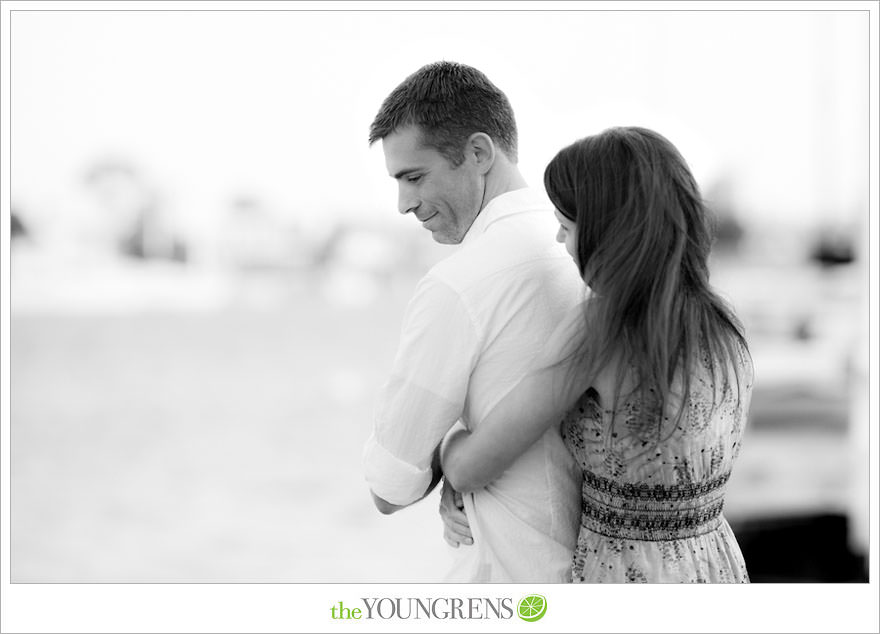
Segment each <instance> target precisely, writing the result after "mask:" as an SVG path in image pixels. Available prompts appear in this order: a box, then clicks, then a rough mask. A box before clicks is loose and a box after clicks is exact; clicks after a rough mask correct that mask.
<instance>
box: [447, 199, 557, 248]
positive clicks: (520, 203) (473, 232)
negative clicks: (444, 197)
mask: <svg viewBox="0 0 880 634" xmlns="http://www.w3.org/2000/svg"><path fill="white" fill-rule="evenodd" d="M551 208H552V205H551V203H550V200H549V199H548V198H547V196H546V194H544V192H542V191H540V190H538V189H533V188H531V187H524V188H522V189H514V190H513V191H509V192H505V193H503V194H499V195H498V196H495V198H493V199H492V200H490V201H489V202H488V203H486V206H485V207H483V210H482V211H481V212H480V213H479V214H478V215H477V217H476V218H475V219H474V222H473V223H472V224H471V226H470V229H468V232H467V233H466V234H465V236H464V239H463V240H462V241H461V244H466V243H467V242H469V241H472V240H474V239H476V238H477V237H478V236H481V235H483V234H484V233H485V232H486V229H487V228H488V227H489V225H491V224H492V223H494V222H495V221H497V220H500V219H502V218H506V217H507V216H512V215H515V214H519V213H524V212H527V211H538V210H541V211H545V210H547V209H551Z"/></svg>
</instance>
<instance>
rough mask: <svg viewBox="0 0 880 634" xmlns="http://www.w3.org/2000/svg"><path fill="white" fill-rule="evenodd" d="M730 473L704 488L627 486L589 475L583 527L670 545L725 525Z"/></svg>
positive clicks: (688, 485) (701, 484)
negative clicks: (725, 492) (724, 516)
mask: <svg viewBox="0 0 880 634" xmlns="http://www.w3.org/2000/svg"><path fill="white" fill-rule="evenodd" d="M729 477H730V474H729V473H726V474H724V475H722V476H719V477H717V478H714V479H712V480H709V481H706V482H702V483H699V484H679V485H670V486H664V485H654V486H649V485H647V484H639V485H634V484H622V483H619V482H614V481H612V480H609V479H607V478H603V477H601V476H598V475H596V474H594V473H591V472H585V474H584V484H583V502H584V503H583V512H582V517H581V524H582V525H583V526H584V527H585V528H587V529H588V530H591V531H593V532H596V533H599V534H600V535H605V536H607V537H621V538H624V539H636V540H644V541H667V540H674V539H684V538H688V537H696V536H697V535H702V534H705V533H708V532H711V531H713V530H715V529H716V528H718V526H719V525H720V524H721V521H722V517H721V510H722V508H723V506H724V499H723V494H724V486H725V484H726V483H727V480H728V478H729Z"/></svg>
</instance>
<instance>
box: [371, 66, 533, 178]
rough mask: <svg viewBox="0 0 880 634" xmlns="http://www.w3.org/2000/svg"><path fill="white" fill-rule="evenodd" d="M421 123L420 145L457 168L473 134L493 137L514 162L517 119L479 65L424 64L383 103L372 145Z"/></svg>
mask: <svg viewBox="0 0 880 634" xmlns="http://www.w3.org/2000/svg"><path fill="white" fill-rule="evenodd" d="M410 125H415V126H417V127H418V128H419V129H420V130H421V133H422V143H423V144H424V145H425V146H427V147H431V148H434V149H436V150H437V151H438V152H440V153H441V154H442V155H443V156H444V157H445V158H446V160H448V161H449V162H450V163H451V164H452V165H453V166H456V167H457V166H458V165H461V164H462V163H463V162H464V149H465V142H466V141H467V139H468V137H470V136H471V135H472V134H474V133H475V132H483V133H485V134H488V135H489V136H490V137H491V138H492V142H493V143H495V145H496V146H498V147H499V148H500V149H501V151H503V152H504V154H506V155H507V158H508V159H510V160H511V161H512V162H514V163H516V160H517V156H516V142H517V137H516V121H515V120H514V117H513V108H511V107H510V102H509V101H508V100H507V96H506V95H505V94H504V93H503V92H501V91H500V90H499V89H498V87H497V86H495V84H493V83H492V82H491V81H489V79H488V78H487V77H486V76H485V75H484V74H483V73H481V72H480V71H478V70H477V69H476V68H472V67H470V66H465V65H464V64H457V63H455V62H435V63H433V64H428V65H427V66H423V67H422V68H420V69H419V70H417V71H416V72H414V73H413V74H412V75H410V76H409V77H407V78H406V79H404V80H403V82H402V83H401V84H400V85H399V86H398V87H397V88H395V89H394V90H393V91H392V92H391V94H390V95H388V97H387V98H386V99H385V101H384V102H383V103H382V107H381V108H380V109H379V113H378V114H377V115H376V118H375V119H374V120H373V124H372V125H371V126H370V145H372V144H373V143H375V142H376V141H378V140H379V139H383V138H385V137H386V136H388V135H389V134H391V133H393V132H395V131H397V130H398V129H401V128H404V127H408V126H410Z"/></svg>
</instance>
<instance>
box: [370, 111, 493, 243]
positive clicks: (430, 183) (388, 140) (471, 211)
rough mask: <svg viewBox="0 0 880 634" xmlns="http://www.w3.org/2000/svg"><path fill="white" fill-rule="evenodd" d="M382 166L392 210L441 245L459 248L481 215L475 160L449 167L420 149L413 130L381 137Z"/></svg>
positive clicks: (433, 152)
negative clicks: (393, 195)
mask: <svg viewBox="0 0 880 634" xmlns="http://www.w3.org/2000/svg"><path fill="white" fill-rule="evenodd" d="M382 150H383V151H384V152H385V166H386V167H387V168H388V174H390V175H391V177H392V178H393V179H394V180H396V181H397V188H398V197H397V208H398V211H399V212H400V213H402V214H407V213H410V212H412V213H413V214H414V215H415V217H416V218H417V219H418V220H419V222H421V223H422V226H423V227H424V228H425V229H427V230H429V231H430V232H431V234H432V235H433V237H434V240H436V241H437V242H440V243H442V244H458V243H459V242H461V241H462V239H464V236H465V234H466V233H467V231H468V229H469V228H470V226H471V223H473V221H474V218H476V217H477V214H478V213H479V212H480V209H481V208H482V203H483V195H484V193H485V187H484V182H483V177H482V175H481V174H480V173H479V171H478V170H477V169H476V166H475V165H474V161H473V160H470V159H468V158H465V161H464V163H462V164H461V165H459V166H458V167H453V166H452V165H451V164H450V163H449V161H447V160H446V158H445V157H444V156H443V155H442V154H440V152H438V151H437V150H435V149H433V148H427V147H424V146H423V145H422V143H421V134H420V133H419V129H418V128H417V127H415V126H409V127H406V128H402V129H400V130H397V131H395V132H393V133H391V134H389V135H388V136H386V137H385V138H384V139H382Z"/></svg>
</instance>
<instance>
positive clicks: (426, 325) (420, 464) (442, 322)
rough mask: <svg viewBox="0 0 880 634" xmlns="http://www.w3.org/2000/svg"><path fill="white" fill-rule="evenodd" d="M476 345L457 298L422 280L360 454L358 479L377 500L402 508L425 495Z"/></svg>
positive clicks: (459, 405)
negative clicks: (363, 477) (362, 474)
mask: <svg viewBox="0 0 880 634" xmlns="http://www.w3.org/2000/svg"><path fill="white" fill-rule="evenodd" d="M478 345H479V338H478V335H477V330H476V327H475V325H474V320H473V319H472V318H471V315H470V314H469V312H468V310H467V307H466V306H465V304H464V302H463V301H462V298H461V296H460V295H459V293H457V292H455V290H454V289H452V288H451V287H449V286H448V285H447V284H445V283H443V282H442V281H440V280H438V279H436V278H434V277H432V276H430V275H429V276H427V277H425V278H424V279H423V280H422V281H421V282H420V283H419V285H418V287H417V288H416V292H415V294H414V295H413V298H412V300H411V301H410V303H409V305H408V306H407V309H406V313H405V315H404V320H403V328H402V334H401V338H400V345H399V347H398V350H397V355H396V357H395V360H394V365H393V368H392V371H391V375H390V377H389V379H388V381H387V382H386V384H385V385H384V386H383V388H382V391H381V393H380V395H379V401H378V405H377V408H376V413H375V417H374V421H373V433H372V435H371V436H370V438H369V440H368V441H367V444H366V446H365V448H364V456H363V457H364V471H365V475H366V479H367V482H368V483H369V485H370V488H371V489H372V490H373V492H374V493H375V494H376V495H378V496H379V497H381V498H383V499H384V500H386V501H388V502H390V503H392V504H399V505H405V504H411V503H412V502H414V501H416V500H418V499H419V498H420V497H421V496H422V495H423V494H424V493H425V491H426V490H427V488H428V485H429V484H430V482H431V458H432V456H433V453H434V450H435V448H436V447H437V446H438V445H439V444H440V442H441V441H442V439H443V437H444V435H445V434H446V432H448V431H449V429H450V428H451V427H452V426H453V425H454V424H455V423H456V421H458V419H459V418H460V417H461V415H462V412H463V410H464V404H465V399H466V398H467V388H468V380H469V377H470V374H471V372H472V370H473V368H474V363H475V361H476V359H477V358H478Z"/></svg>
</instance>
